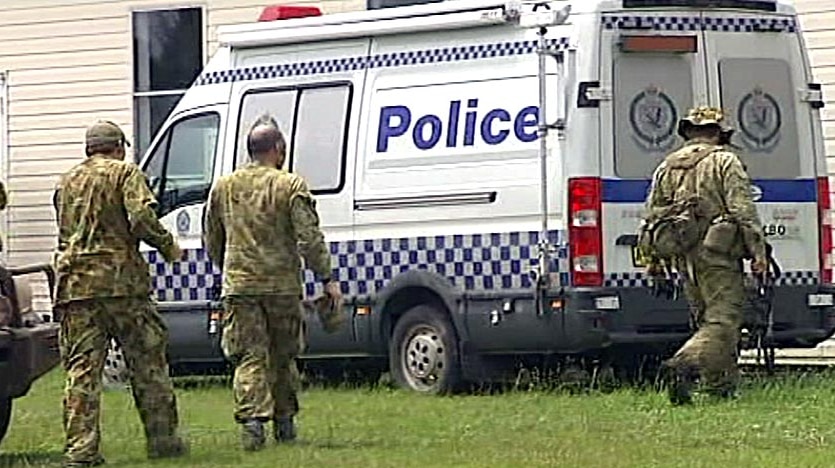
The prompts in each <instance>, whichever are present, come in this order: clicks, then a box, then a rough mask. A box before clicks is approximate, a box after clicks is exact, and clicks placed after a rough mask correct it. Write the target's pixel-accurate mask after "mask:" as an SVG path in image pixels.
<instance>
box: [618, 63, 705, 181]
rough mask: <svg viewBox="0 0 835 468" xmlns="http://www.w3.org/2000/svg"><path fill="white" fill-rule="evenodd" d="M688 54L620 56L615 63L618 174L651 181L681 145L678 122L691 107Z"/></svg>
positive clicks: (690, 68)
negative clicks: (666, 156)
mask: <svg viewBox="0 0 835 468" xmlns="http://www.w3.org/2000/svg"><path fill="white" fill-rule="evenodd" d="M692 66H693V58H692V56H690V55H685V56H681V55H669V54H667V55H652V54H640V55H637V54H636V55H627V54H622V55H619V56H618V57H617V58H616V59H615V63H614V70H613V82H614V96H615V97H614V99H615V102H614V122H615V135H614V137H615V141H614V152H615V173H616V174H617V175H618V176H619V177H622V178H627V179H633V178H634V179H648V178H650V177H651V176H652V173H653V171H654V170H655V167H656V166H657V165H658V163H659V162H661V160H662V159H664V156H665V155H666V154H667V153H669V152H670V151H671V150H673V149H675V148H676V147H677V145H680V144H681V139H680V138H679V137H678V134H677V129H678V120H679V118H681V115H682V113H685V112H687V109H688V108H690V107H691V106H692V104H693V77H692V72H691V70H692Z"/></svg>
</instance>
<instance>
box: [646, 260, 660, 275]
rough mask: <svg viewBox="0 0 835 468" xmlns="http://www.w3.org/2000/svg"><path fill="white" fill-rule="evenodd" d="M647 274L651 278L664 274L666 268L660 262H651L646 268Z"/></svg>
mask: <svg viewBox="0 0 835 468" xmlns="http://www.w3.org/2000/svg"><path fill="white" fill-rule="evenodd" d="M646 275H647V276H648V277H650V278H656V277H658V276H664V268H662V267H661V265H660V264H658V263H655V262H650V263H649V264H648V265H647V268H646Z"/></svg>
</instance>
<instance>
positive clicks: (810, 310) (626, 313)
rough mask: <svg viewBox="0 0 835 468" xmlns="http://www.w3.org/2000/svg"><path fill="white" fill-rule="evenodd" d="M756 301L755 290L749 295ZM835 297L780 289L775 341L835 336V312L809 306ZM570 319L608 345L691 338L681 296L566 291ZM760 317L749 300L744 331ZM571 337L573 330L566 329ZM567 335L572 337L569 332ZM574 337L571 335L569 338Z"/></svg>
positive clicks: (819, 288) (673, 343) (811, 341)
mask: <svg viewBox="0 0 835 468" xmlns="http://www.w3.org/2000/svg"><path fill="white" fill-rule="evenodd" d="M748 293H749V295H750V298H754V295H755V291H753V290H751V291H748ZM813 295H822V297H820V296H819V297H817V299H818V300H820V299H822V298H826V297H828V296H829V295H831V296H833V297H835V286H833V285H798V286H778V287H776V288H775V295H774V302H773V317H774V327H773V331H774V333H773V336H774V340H775V342H776V345H777V347H780V348H811V347H815V346H817V345H818V344H820V343H821V342H822V341H825V340H826V339H828V338H829V337H830V336H832V334H833V332H835V307H833V306H828V305H827V306H810V305H809V298H810V296H813ZM564 307H565V309H564V310H565V314H566V316H567V318H568V317H572V316H573V318H572V319H571V320H566V325H567V326H574V327H576V330H574V333H576V335H575V336H578V337H580V336H586V337H588V338H591V337H594V339H598V340H599V339H600V337H601V335H605V340H604V341H605V342H606V346H618V347H620V346H630V345H631V346H636V347H641V348H664V349H669V348H671V347H673V348H674V347H678V346H680V345H681V344H683V343H684V342H685V341H686V340H687V339H688V338H689V337H690V335H691V334H692V331H691V328H690V309H689V305H688V303H687V300H686V299H685V298H684V297H683V294H682V296H681V297H680V298H678V299H676V300H672V299H667V298H661V297H655V296H654V295H652V294H651V292H650V290H649V289H648V288H623V289H617V288H593V289H591V288H590V289H573V290H568V291H566V292H565V305H564ZM756 317H757V312H756V310H755V308H754V305H753V303H751V302H750V301H749V302H748V303H747V304H746V306H745V309H744V319H743V326H742V328H743V329H744V328H750V327H751V326H752V325H753V324H754V323H755V320H756ZM566 332H570V330H566ZM567 334H568V333H567ZM569 336H570V334H569Z"/></svg>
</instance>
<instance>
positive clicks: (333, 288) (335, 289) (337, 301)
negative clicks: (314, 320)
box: [325, 281, 342, 310]
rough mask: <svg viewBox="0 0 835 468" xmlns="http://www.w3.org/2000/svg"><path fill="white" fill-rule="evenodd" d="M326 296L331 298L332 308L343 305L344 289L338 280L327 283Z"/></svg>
mask: <svg viewBox="0 0 835 468" xmlns="http://www.w3.org/2000/svg"><path fill="white" fill-rule="evenodd" d="M325 296H327V297H328V299H330V302H331V304H330V305H331V309H332V310H336V309H337V308H339V306H341V305H342V289H341V288H340V287H339V282H338V281H329V282H328V284H326V285H325Z"/></svg>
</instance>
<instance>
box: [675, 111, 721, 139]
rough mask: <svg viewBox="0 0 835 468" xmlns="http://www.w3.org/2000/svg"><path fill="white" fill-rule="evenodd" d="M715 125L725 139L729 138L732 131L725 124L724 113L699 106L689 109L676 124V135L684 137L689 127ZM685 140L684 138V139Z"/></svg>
mask: <svg viewBox="0 0 835 468" xmlns="http://www.w3.org/2000/svg"><path fill="white" fill-rule="evenodd" d="M704 125H716V126H718V127H719V130H720V131H721V132H722V133H723V134H724V136H726V137H730V134H732V133H733V131H734V129H733V128H731V127H730V126H729V125H727V124H725V113H724V112H723V111H722V109H720V108H718V107H709V106H699V107H694V108H692V109H690V110H689V111H688V112H687V116H686V117H683V118H682V119H681V120H680V121H679V123H678V134H679V135H680V136H682V137H685V132H686V131H687V129H689V128H690V127H696V126H704ZM685 138H686V137H685Z"/></svg>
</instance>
